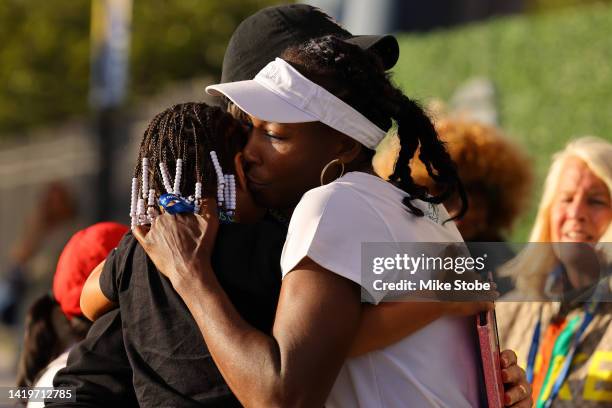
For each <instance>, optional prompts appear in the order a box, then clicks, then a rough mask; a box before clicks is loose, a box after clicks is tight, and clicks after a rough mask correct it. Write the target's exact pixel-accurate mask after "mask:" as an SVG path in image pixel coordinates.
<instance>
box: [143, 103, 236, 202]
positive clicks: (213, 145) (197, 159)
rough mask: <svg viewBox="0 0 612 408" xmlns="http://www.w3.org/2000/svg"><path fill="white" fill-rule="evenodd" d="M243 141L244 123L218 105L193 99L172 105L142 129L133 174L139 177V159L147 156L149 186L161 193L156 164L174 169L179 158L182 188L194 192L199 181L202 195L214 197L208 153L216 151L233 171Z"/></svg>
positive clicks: (214, 176)
mask: <svg viewBox="0 0 612 408" xmlns="http://www.w3.org/2000/svg"><path fill="white" fill-rule="evenodd" d="M246 141H247V133H246V131H245V128H244V127H243V125H241V124H240V123H239V122H238V121H236V120H235V119H234V118H233V117H232V116H231V115H230V114H228V113H226V112H224V111H223V110H222V109H221V108H218V107H212V106H208V105H206V104H205V103H195V102H189V103H182V104H178V105H174V106H172V107H170V108H168V109H166V110H165V111H163V112H161V113H159V114H157V115H156V116H155V117H154V118H153V120H152V121H151V122H150V123H149V126H148V127H147V130H145V132H144V135H143V138H142V141H141V143H140V150H139V153H138V161H137V164H136V167H135V169H134V177H135V178H137V179H138V180H140V179H141V178H142V159H143V158H145V157H146V158H148V159H149V173H150V176H152V177H150V188H151V189H154V190H155V191H156V192H157V193H158V194H159V193H163V192H164V191H165V189H164V184H163V178H162V175H161V172H160V169H159V164H160V163H162V162H163V163H166V166H167V168H168V169H174V168H176V161H177V160H178V159H182V161H183V171H182V178H181V191H184V192H187V191H191V192H194V189H195V183H196V182H200V183H202V184H203V186H202V194H203V196H215V194H216V189H217V176H216V173H215V168H214V166H213V163H212V160H211V158H210V152H211V151H215V152H216V153H217V157H218V159H219V164H220V165H221V167H222V168H223V169H224V170H226V171H227V172H232V173H233V172H235V168H234V157H235V155H236V154H237V153H238V152H240V151H241V150H242V149H243V148H244V146H245V145H246ZM183 195H185V196H187V195H188V194H183Z"/></svg>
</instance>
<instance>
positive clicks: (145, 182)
mask: <svg viewBox="0 0 612 408" xmlns="http://www.w3.org/2000/svg"><path fill="white" fill-rule="evenodd" d="M147 194H149V159H148V158H146V157H143V158H142V198H144V199H145V200H146V199H147Z"/></svg>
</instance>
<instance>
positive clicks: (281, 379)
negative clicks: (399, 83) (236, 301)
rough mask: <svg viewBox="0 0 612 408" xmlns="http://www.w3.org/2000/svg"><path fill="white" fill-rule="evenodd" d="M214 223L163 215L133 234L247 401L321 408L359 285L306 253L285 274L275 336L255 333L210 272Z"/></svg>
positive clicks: (355, 309)
mask: <svg viewBox="0 0 612 408" xmlns="http://www.w3.org/2000/svg"><path fill="white" fill-rule="evenodd" d="M216 223H217V221H216V217H210V216H208V221H207V220H206V219H205V218H204V217H201V216H194V215H184V216H183V215H179V216H171V215H168V214H164V215H162V216H160V217H158V218H157V219H156V220H155V222H154V225H153V227H152V228H151V230H150V231H149V232H148V233H146V234H145V231H144V230H143V229H140V228H137V229H136V230H135V233H134V235H135V236H136V238H137V239H138V240H139V242H140V243H141V244H142V246H143V248H144V249H145V250H146V251H147V253H148V254H149V256H150V258H151V259H152V260H153V262H154V263H155V265H156V266H157V268H158V269H159V270H160V271H161V272H162V273H163V274H165V275H166V276H168V278H169V279H170V281H171V282H172V284H173V286H174V287H175V289H176V290H177V292H178V294H179V295H180V296H181V298H182V299H183V300H184V301H185V304H186V305H187V307H188V308H189V311H190V312H191V314H192V315H193V317H194V319H195V321H196V322H197V324H198V327H199V328H200V331H201V333H202V335H203V337H204V340H205V342H206V345H207V347H208V349H209V350H210V352H211V355H212V357H213V359H214V360H215V363H216V364H217V366H218V367H219V370H220V371H221V374H222V375H223V377H224V378H225V380H226V381H227V383H228V385H229V386H230V388H231V389H232V391H233V392H234V393H235V395H236V397H237V398H238V399H239V400H240V402H241V403H242V404H243V405H245V406H255V407H263V406H265V407H313V406H323V405H324V403H325V400H326V398H327V395H328V394H329V391H330V390H331V387H332V386H333V384H334V381H335V378H336V376H337V374H338V372H339V370H340V368H341V367H342V364H343V362H344V360H345V358H346V355H347V352H348V349H349V347H350V344H351V342H352V340H353V338H354V336H355V332H356V330H357V326H358V323H359V318H360V313H361V305H360V292H359V287H358V285H357V284H355V283H353V282H351V281H349V280H347V279H345V278H342V277H340V276H338V275H336V274H334V273H331V272H330V271H328V270H326V269H324V268H322V267H321V266H319V265H317V264H316V263H314V262H313V261H311V260H309V259H308V258H306V259H304V260H303V261H302V262H301V263H300V264H299V265H298V266H297V267H296V268H295V269H294V270H293V271H292V272H291V273H289V275H287V276H286V277H285V279H284V280H283V283H282V286H281V293H280V299H279V303H278V307H277V312H276V317H275V321H274V326H273V328H272V334H271V335H268V334H266V333H263V332H261V331H258V330H256V329H255V328H253V327H252V326H250V325H249V324H247V323H246V322H245V321H244V319H243V318H242V317H241V316H240V314H238V312H237V311H236V309H235V308H234V306H233V305H232V303H231V302H230V300H229V298H228V297H227V295H226V294H225V292H224V291H223V289H222V288H221V286H220V285H219V282H218V281H217V279H216V277H215V275H214V273H213V271H212V267H211V265H210V251H211V250H212V249H211V248H212V245H213V243H214V239H215V235H216V228H217V225H216ZM207 230H208V231H207ZM153 249H154V250H153Z"/></svg>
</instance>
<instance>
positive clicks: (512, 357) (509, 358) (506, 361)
mask: <svg viewBox="0 0 612 408" xmlns="http://www.w3.org/2000/svg"><path fill="white" fill-rule="evenodd" d="M500 361H501V366H502V368H508V367H510V366H512V365H516V353H515V352H514V351H512V350H504V351H502V352H501V353H500Z"/></svg>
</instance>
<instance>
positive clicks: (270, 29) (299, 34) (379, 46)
mask: <svg viewBox="0 0 612 408" xmlns="http://www.w3.org/2000/svg"><path fill="white" fill-rule="evenodd" d="M330 34H331V35H335V36H337V37H339V38H342V39H343V40H345V41H346V42H348V43H352V44H355V45H358V46H359V47H361V48H363V49H367V50H370V51H373V52H374V53H376V54H377V55H378V56H379V57H380V59H381V60H382V63H383V66H384V67H385V69H390V68H392V67H393V66H394V65H395V63H396V62H397V59H398V57H399V44H398V43H397V39H395V37H393V36H392V35H352V34H351V33H350V32H348V31H347V30H345V29H344V28H342V27H340V26H339V25H338V24H337V23H336V22H335V21H333V19H332V18H331V17H330V16H328V15H327V14H325V13H324V12H322V11H321V10H320V9H318V8H316V7H313V6H310V5H307V4H289V5H282V6H273V7H267V8H264V9H262V10H259V11H258V12H257V13H255V14H253V15H251V16H249V17H247V18H246V19H245V20H244V21H242V23H240V25H238V27H237V28H236V30H235V31H234V34H232V38H231V39H230V41H229V44H228V45H227V49H226V50H225V56H224V57H223V69H222V73H221V82H235V81H244V80H249V79H253V78H254V77H255V75H256V74H257V73H258V72H259V71H261V69H262V68H263V67H264V66H266V64H268V63H269V62H270V61H273V60H274V58H276V57H279V56H280V55H281V54H282V52H283V51H284V50H285V49H286V48H288V47H290V46H293V45H299V44H302V43H304V42H306V41H308V40H310V39H313V38H318V37H322V36H325V35H330Z"/></svg>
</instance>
